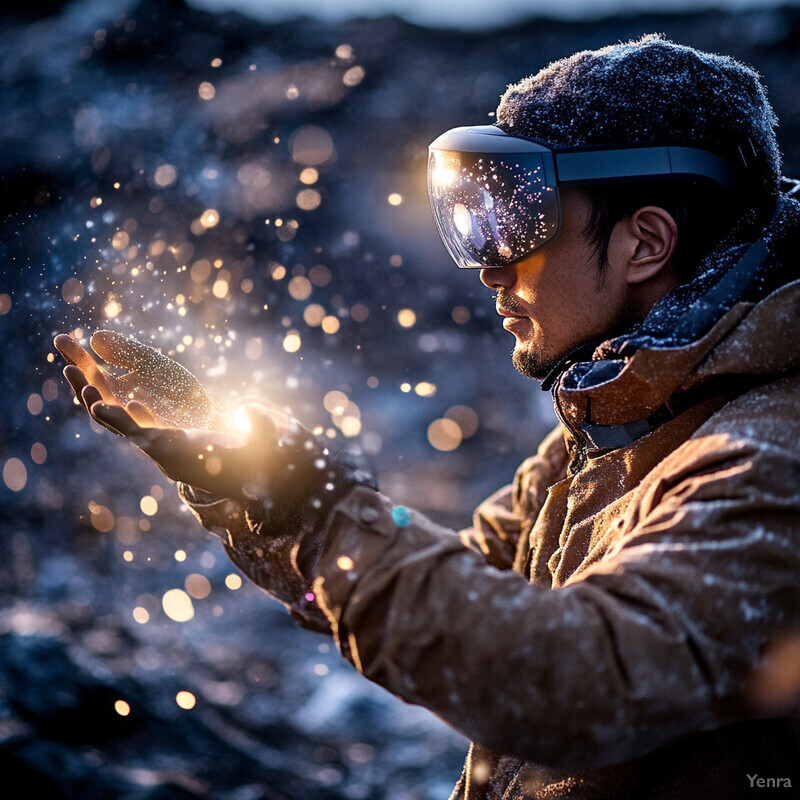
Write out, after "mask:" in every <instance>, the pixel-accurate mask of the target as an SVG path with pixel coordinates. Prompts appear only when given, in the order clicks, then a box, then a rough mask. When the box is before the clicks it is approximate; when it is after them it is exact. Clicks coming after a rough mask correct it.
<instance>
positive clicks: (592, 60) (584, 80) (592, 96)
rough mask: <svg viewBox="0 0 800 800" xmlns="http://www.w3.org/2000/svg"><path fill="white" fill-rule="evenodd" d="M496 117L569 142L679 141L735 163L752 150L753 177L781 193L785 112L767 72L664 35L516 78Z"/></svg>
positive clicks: (537, 135) (514, 128)
mask: <svg viewBox="0 0 800 800" xmlns="http://www.w3.org/2000/svg"><path fill="white" fill-rule="evenodd" d="M497 124H498V125H499V126H500V127H501V128H502V129H503V130H505V131H507V132H509V133H513V134H518V135H521V136H528V137H530V138H533V139H540V140H542V141H545V142H548V143H550V144H553V145H560V146H576V145H589V144H623V143H624V144H638V143H646V142H653V143H655V142H659V143H661V142H674V143H676V144H683V145H694V146H696V147H700V148H704V149H706V150H710V151H712V152H714V153H717V154H718V155H720V156H722V157H723V158H726V159H728V160H729V161H730V162H731V163H733V164H734V166H739V165H740V164H741V161H742V155H743V156H744V158H745V159H746V161H747V164H748V170H747V175H748V184H749V185H750V186H751V187H752V188H753V189H755V190H756V191H760V190H761V188H762V187H763V189H764V191H765V192H766V193H767V195H769V196H775V195H777V194H778V192H779V186H780V177H781V152H780V149H779V148H778V142H777V139H776V137H775V127H776V126H777V124H778V120H777V117H776V116H775V112H774V111H773V110H772V106H771V105H770V103H769V100H768V99H767V91H766V88H765V86H764V84H763V83H762V82H761V78H760V76H759V75H758V73H757V72H755V71H754V70H753V69H751V68H750V67H747V66H745V65H744V64H742V63H740V62H739V61H736V60H735V59H733V58H731V57H729V56H719V55H714V54H711V53H704V52H701V51H700V50H695V49H694V48H692V47H686V46H684V45H679V44H675V43H674V42H671V41H669V40H667V39H665V38H664V37H663V36H660V35H658V34H650V35H648V36H644V37H642V38H641V39H639V40H636V41H630V42H628V43H626V44H615V45H610V46H608V47H604V48H602V49H601V50H584V51H582V52H580V53H576V54H575V55H573V56H570V57H569V58H565V59H562V60H561V61H555V62H553V63H552V64H550V65H549V66H548V67H546V68H545V69H543V70H542V71H541V72H539V73H538V74H537V75H533V76H531V77H529V78H526V79H525V80H523V81H520V82H519V83H516V84H513V85H511V86H509V87H508V89H507V90H506V93H505V94H504V95H503V96H502V98H501V99H500V105H499V106H498V108H497ZM740 151H741V153H740Z"/></svg>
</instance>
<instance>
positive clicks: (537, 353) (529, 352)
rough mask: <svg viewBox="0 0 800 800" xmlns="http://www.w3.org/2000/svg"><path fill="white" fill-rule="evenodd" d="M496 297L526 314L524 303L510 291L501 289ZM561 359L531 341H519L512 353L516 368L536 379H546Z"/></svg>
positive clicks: (502, 304) (504, 304) (512, 309)
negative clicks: (535, 345)
mask: <svg viewBox="0 0 800 800" xmlns="http://www.w3.org/2000/svg"><path fill="white" fill-rule="evenodd" d="M495 299H496V300H497V301H498V302H499V304H500V305H501V306H502V307H503V308H505V309H506V310H508V311H510V312H512V313H515V314H520V315H523V314H525V309H524V308H523V306H522V304H521V303H520V302H519V301H518V300H517V298H516V297H515V296H514V295H513V294H511V293H510V292H506V291H504V290H502V289H499V290H498V291H497V293H496V295H495ZM560 359H561V356H559V355H555V354H553V353H551V352H549V351H548V350H547V348H545V347H541V346H540V347H538V348H537V347H534V345H533V344H532V343H531V342H520V341H517V343H516V344H515V346H514V350H513V351H512V353H511V363H512V364H513V365H514V369H516V370H517V372H520V373H521V374H522V375H525V377H527V378H533V380H535V381H541V380H544V379H545V378H546V377H547V376H548V375H549V374H550V372H552V370H553V369H554V368H555V366H556V364H558V362H559V360H560Z"/></svg>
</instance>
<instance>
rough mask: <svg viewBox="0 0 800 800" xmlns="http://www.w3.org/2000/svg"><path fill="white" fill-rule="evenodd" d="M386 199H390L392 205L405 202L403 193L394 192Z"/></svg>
mask: <svg viewBox="0 0 800 800" xmlns="http://www.w3.org/2000/svg"><path fill="white" fill-rule="evenodd" d="M386 199H387V200H388V201H389V205H390V206H399V205H400V204H401V203H402V202H403V195H401V194H398V193H397V192H392V193H391V194H390V195H389V197H387V198H386Z"/></svg>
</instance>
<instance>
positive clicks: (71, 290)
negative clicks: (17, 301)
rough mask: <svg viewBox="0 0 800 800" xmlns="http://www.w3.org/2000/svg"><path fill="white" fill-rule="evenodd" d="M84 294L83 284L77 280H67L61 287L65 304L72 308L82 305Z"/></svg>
mask: <svg viewBox="0 0 800 800" xmlns="http://www.w3.org/2000/svg"><path fill="white" fill-rule="evenodd" d="M84 293H85V290H84V288H83V284H82V283H81V282H80V281H79V280H78V279H77V278H67V279H66V280H65V281H64V285H63V286H62V287H61V296H62V297H63V298H64V302H65V303H67V304H68V305H71V306H74V305H77V304H78V303H80V301H81V300H83V295H84ZM9 307H10V303H9Z"/></svg>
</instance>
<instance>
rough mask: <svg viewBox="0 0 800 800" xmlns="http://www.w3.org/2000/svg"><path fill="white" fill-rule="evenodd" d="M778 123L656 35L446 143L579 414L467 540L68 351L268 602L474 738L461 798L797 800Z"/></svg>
mask: <svg viewBox="0 0 800 800" xmlns="http://www.w3.org/2000/svg"><path fill="white" fill-rule="evenodd" d="M775 124H776V120H775V117H774V114H773V112H772V110H771V108H770V106H769V103H768V101H767V99H766V95H765V90H764V88H763V86H762V84H761V83H760V81H759V79H758V76H757V75H756V74H755V73H754V72H753V71H751V70H750V69H748V68H746V67H744V66H743V65H741V64H739V63H737V62H735V61H733V60H732V59H728V58H723V57H718V56H712V55H709V54H705V53H700V52H698V51H696V50H693V49H691V48H687V47H682V46H679V45H676V44H673V43H671V42H668V41H666V40H664V39H662V38H660V37H657V36H650V37H645V38H643V39H642V40H640V41H637V42H631V43H628V44H620V45H615V46H612V47H609V48H605V49H603V50H599V51H595V52H583V53H578V54H576V55H575V56H573V57H571V58H569V59H565V60H564V61H560V62H556V63H554V64H552V65H550V66H549V67H548V68H546V69H545V70H543V71H542V72H541V73H539V74H538V75H536V76H534V77H532V78H529V79H528V80H526V81H523V82H521V83H520V84H517V85H515V86H511V87H510V88H509V89H508V91H507V92H506V94H505V95H504V97H503V98H502V100H501V103H500V106H499V109H498V114H497V126H496V127H488V128H487V127H484V126H480V127H478V128H473V129H456V130H455V131H451V132H448V133H447V134H445V135H444V136H443V137H441V139H439V140H437V141H436V142H434V143H433V145H432V146H431V169H430V176H429V180H430V189H431V199H432V204H433V208H434V214H435V217H436V219H437V224H438V225H439V229H440V232H441V234H442V237H443V240H444V241H445V244H446V246H447V247H448V249H449V251H450V252H451V254H452V255H453V256H454V258H455V259H456V261H457V262H458V263H459V265H460V266H475V267H481V268H482V272H481V280H482V281H483V282H484V283H485V284H486V285H487V286H489V287H490V288H492V289H494V290H495V291H496V292H497V310H498V312H499V313H500V315H501V316H502V317H503V325H504V327H506V328H507V329H508V330H509V331H510V332H511V333H512V334H513V335H514V337H515V347H514V355H513V360H514V364H515V366H516V367H517V368H518V369H519V370H520V371H522V372H523V373H525V374H527V375H530V376H531V377H533V378H537V379H541V380H543V381H544V385H545V386H546V387H551V388H552V391H553V396H554V401H555V406H556V410H557V412H558V415H559V418H560V420H561V424H560V425H559V426H558V428H557V429H556V430H555V431H554V432H553V433H552V434H551V435H550V436H549V437H548V438H547V439H546V440H545V441H544V443H543V444H542V445H541V447H540V449H539V451H538V453H537V454H536V455H535V456H533V457H532V458H530V459H528V460H527V461H526V462H524V463H523V464H522V466H521V467H520V468H519V470H518V471H517V474H516V476H515V478H514V481H513V483H512V484H511V485H510V486H508V487H506V488H505V489H501V490H500V491H498V492H497V493H496V494H495V495H494V496H493V497H491V498H490V499H489V500H488V501H486V503H484V504H483V505H482V506H481V507H480V508H479V509H478V510H477V512H476V514H475V520H474V526H473V527H472V528H471V529H468V530H466V531H463V532H462V533H461V534H460V535H456V534H455V533H454V532H452V531H448V530H445V529H442V528H440V527H438V526H437V525H435V524H434V523H432V522H431V521H429V520H427V519H425V518H424V517H423V516H422V515H420V514H416V513H413V512H410V511H409V510H408V509H405V508H403V507H396V506H393V505H392V503H391V502H390V501H389V500H388V499H387V498H386V497H384V496H382V495H381V494H379V493H378V491H377V490H376V489H375V488H374V484H373V483H372V481H371V479H370V477H369V476H368V475H366V474H365V473H363V472H361V471H359V470H358V469H357V468H356V467H355V466H353V465H351V464H349V463H347V462H346V460H344V459H341V458H339V459H333V458H331V457H330V455H329V454H328V452H327V450H326V449H325V448H324V447H323V445H322V444H321V443H320V442H319V441H318V440H317V439H315V438H314V437H313V436H312V435H311V434H310V433H309V432H307V431H305V430H304V429H303V428H302V427H301V426H299V425H298V424H297V423H296V422H295V421H293V420H287V419H282V418H279V417H278V416H277V415H275V414H272V413H269V412H265V411H259V410H257V409H256V410H253V412H252V413H251V415H250V421H251V423H252V424H253V425H254V426H255V427H254V430H253V432H252V433H251V435H250V436H249V438H248V440H247V441H246V442H244V443H242V442H238V441H234V440H232V439H231V438H230V437H226V435H224V434H220V433H215V432H209V431H202V430H181V429H179V428H169V427H166V428H165V427H163V425H164V424H165V422H167V423H168V422H169V418H168V415H165V413H159V411H158V409H159V408H160V409H162V410H163V409H168V407H169V403H166V404H162V405H161V406H158V403H157V402H156V401H157V400H158V397H157V395H159V392H161V393H162V394H166V395H168V394H169V391H168V390H167V389H163V388H161V389H159V387H158V386H153V385H151V386H150V387H149V389H148V390H147V391H145V390H144V389H143V390H142V391H138V389H137V388H136V387H138V385H139V383H142V382H141V381H140V382H139V383H137V380H136V378H135V372H136V370H137V369H139V367H137V363H138V364H140V363H141V362H136V360H135V359H132V358H129V357H128V356H126V355H125V354H126V353H128V354H129V349H127V348H130V347H133V345H126V344H124V343H120V342H118V341H117V342H115V343H113V342H112V343H110V342H109V340H108V339H104V338H103V337H100V338H99V339H98V341H97V342H96V343H94V344H96V347H95V349H97V350H99V352H100V354H101V355H104V356H106V357H107V358H109V359H110V360H112V361H114V360H115V359H116V361H115V363H118V362H120V361H124V360H125V358H127V360H128V362H130V364H133V367H134V369H133V373H134V378H133V379H130V380H129V383H128V385H126V386H123V387H120V386H118V385H117V384H116V383H115V380H114V379H113V378H111V377H109V376H108V375H107V374H105V373H104V372H103V371H102V370H101V369H100V368H98V367H97V365H96V364H95V362H94V361H93V360H92V359H91V357H90V356H89V355H88V354H87V353H85V352H84V351H83V350H82V349H81V348H80V347H78V346H77V344H75V343H74V342H72V341H71V340H69V339H68V338H67V337H60V338H59V339H58V340H57V344H58V346H59V349H61V351H62V352H63V353H64V354H65V356H66V357H67V359H68V361H70V362H71V365H70V366H68V367H67V369H66V370H65V374H66V375H67V377H68V379H69V381H70V383H71V384H72V386H73V388H74V389H75V391H76V394H77V395H78V397H79V398H80V399H81V401H82V402H83V403H84V405H85V406H86V407H87V409H89V410H90V412H91V414H92V415H93V416H94V417H95V419H97V420H98V421H100V422H101V423H103V424H104V425H106V426H107V427H109V428H111V429H112V430H115V431H116V432H118V433H120V434H122V435H125V436H127V437H128V438H130V439H131V440H132V441H133V442H134V443H135V444H137V445H138V446H139V447H141V448H142V449H143V450H144V451H145V452H146V453H148V454H149V455H150V456H151V457H152V458H153V459H154V460H155V461H156V462H157V463H158V464H159V465H160V466H161V468H162V469H163V470H164V471H165V472H166V473H167V475H169V476H170V477H172V478H174V479H175V480H178V481H180V482H181V485H180V491H181V494H182V496H183V498H184V499H185V500H186V501H187V502H188V503H189V504H190V505H191V507H192V508H193V510H194V511H195V513H196V514H197V516H198V517H199V518H200V520H201V521H202V522H203V524H204V525H205V526H206V527H208V528H209V529H211V530H213V531H215V532H217V533H219V534H220V535H221V536H222V538H223V540H224V542H225V546H226V549H227V552H228V553H229V555H230V556H231V558H232V559H233V560H234V561H235V562H236V563H237V564H238V565H239V566H240V567H241V568H242V569H243V570H244V571H245V572H246V573H247V574H248V575H249V576H250V577H251V578H252V579H253V580H254V581H255V582H256V583H257V584H259V585H260V586H262V587H264V588H265V589H266V590H267V591H269V592H271V593H272V594H274V595H275V596H276V597H278V598H279V599H281V600H282V601H283V602H285V603H286V604H287V606H288V607H289V608H290V610H291V612H292V614H293V615H294V616H295V617H296V618H298V619H299V620H300V621H301V622H302V623H303V624H305V625H307V626H309V627H312V628H315V629H317V630H321V631H330V632H331V633H332V634H333V636H334V638H335V640H336V643H337V645H338V647H339V649H340V651H341V652H342V655H343V656H344V657H345V658H347V659H348V660H350V661H351V662H352V663H353V664H354V665H355V666H356V668H357V669H358V670H359V671H361V672H362V673H363V674H364V675H366V676H367V677H368V678H370V679H371V680H373V681H376V682H377V683H379V684H381V685H382V686H384V687H386V688H387V689H389V690H390V691H392V692H393V693H395V694H396V695H398V696H399V697H401V698H403V699H405V700H407V701H410V702H414V703H419V704H422V705H425V706H426V707H428V708H429V709H431V710H432V711H433V712H434V713H436V714H438V715H439V716H441V717H442V718H443V719H445V720H446V721H447V722H448V723H450V724H451V725H453V726H454V727H455V728H457V729H458V730H460V731H462V732H463V733H465V734H467V735H468V736H470V737H471V738H472V739H473V740H474V744H473V745H472V748H471V751H470V754H469V756H468V759H467V763H466V765H465V769H464V774H463V776H462V778H461V780H460V782H459V784H458V786H457V787H456V789H455V790H454V793H453V798H466V799H468V800H476V799H477V798H482V799H486V800H488V799H490V798H491V799H498V800H499V798H566V797H569V798H616V800H620V798H635V799H636V800H643V799H646V798H679V797H680V798H692V797H697V798H700V797H702V798H737V797H746V796H749V793H750V791H751V790H752V789H753V788H756V787H764V786H772V787H781V788H790V787H791V788H793V789H794V791H796V790H797V787H798V786H800V772H799V771H798V763H800V762H799V760H798V742H800V725H798V722H797V719H796V717H794V716H793V709H795V710H796V706H795V704H796V701H797V698H798V695H800V692H799V691H798V689H797V685H796V683H795V682H793V681H792V677H793V676H796V675H797V670H796V668H795V666H794V665H793V664H792V663H791V662H787V660H786V658H785V657H784V656H785V653H787V652H793V651H792V643H794V642H796V641H797V639H796V637H797V635H798V631H800V480H799V479H800V445H798V442H800V417H798V414H797V411H796V407H797V406H796V404H797V397H798V390H799V389H800V378H798V377H797V374H796V373H797V368H798V366H800V343H799V342H800V339H798V336H797V325H798V311H799V310H800V280H796V277H797V276H796V268H795V266H794V264H795V262H794V259H795V257H796V256H795V253H796V248H797V245H798V243H800V235H799V234H800V227H799V226H800V205H799V204H798V203H797V202H796V201H795V200H794V199H792V198H791V197H789V196H787V195H782V194H781V192H780V188H781V178H780V154H779V151H778V148H777V144H776V140H775V135H774V126H775ZM111 344H114V347H112V346H111ZM115 348H116V350H115ZM150 352H151V354H152V352H153V351H150ZM151 357H152V358H155V359H158V358H161V359H162V360H163V362H167V361H168V360H167V359H164V358H163V357H159V356H157V354H156V355H152V356H151ZM134 362H135V363H134ZM162 367H163V364H162ZM159 369H160V368H159ZM164 369H167V371H168V370H169V369H170V367H168V366H167V367H164ZM144 371H145V372H146V371H147V370H146V369H144ZM162 374H163V370H162ZM131 387H134V389H133V394H134V395H136V397H137V398H138V399H136V400H134V402H130V403H127V405H123V403H124V402H125V400H126V399H127V397H128V396H129V394H130V392H129V391H128V390H129V389H131ZM145 388H147V387H145ZM148 392H149V393H148ZM189 393H190V394H192V396H193V397H194V401H193V402H194V403H195V406H196V407H201V408H202V407H203V402H204V401H203V399H202V393H201V392H199V390H197V387H191V390H190V391H189ZM198 398H200V399H199V400H198ZM148 406H149V408H148ZM787 676H788V680H787ZM773 678H774V681H773V680H772V679H773ZM767 780H769V781H771V783H759V782H758V781H767ZM398 791H399V792H401V793H402V787H398ZM790 794H791V791H790V792H788V793H787V795H786V796H790Z"/></svg>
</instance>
